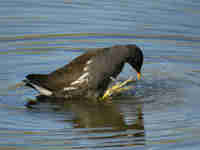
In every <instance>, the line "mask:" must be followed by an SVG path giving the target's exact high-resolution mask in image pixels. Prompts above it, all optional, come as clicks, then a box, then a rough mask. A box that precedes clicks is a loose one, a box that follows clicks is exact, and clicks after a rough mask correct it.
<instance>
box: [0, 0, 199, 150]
mask: <svg viewBox="0 0 200 150" xmlns="http://www.w3.org/2000/svg"><path fill="white" fill-rule="evenodd" d="M199 8H200V2H199V1H197V0H190V1H186V0H176V1H174V0H150V1H144V0H141V1H136V0H125V1H121V0H119V1H114V0H106V1H105V0H101V1H92V0H85V1H83V0H43V1H40V0H30V1H25V0H1V2H0V83H1V84H0V118H1V120H0V149H3V150H8V149H9V150H10V149H19V150H23V149H33V150H35V149H48V150H50V149H53V150H55V149H56V150H58V149H115V150H124V149H125V150H129V149H130V150H132V149H138V150H139V149H142V150H143V149H150V150H157V149H162V150H169V149H173V150H174V149H176V150H179V149H180V150H183V149H184V150H186V149H194V150H196V149H199V148H200V144H199V139H200V134H199V133H200V128H199V126H200V117H199V113H200V111H199V106H200V101H199V96H200V94H199V88H200V80H199V78H200V68H199V66H200V51H199V49H200V36H199V35H200V30H199V27H200V20H199V16H200V9H199ZM128 43H129V44H130V43H134V44H137V45H138V46H139V47H141V48H142V49H143V51H144V55H145V64H144V67H143V71H142V72H143V80H142V81H140V82H138V83H137V85H136V94H135V96H132V97H118V98H116V99H114V100H113V102H112V103H98V104H97V103H93V102H87V101H82V102H81V101H74V102H66V104H65V105H64V106H62V107H61V106H59V105H55V104H54V105H52V104H43V105H41V106H40V107H39V108H37V109H28V108H26V107H25V106H24V104H26V102H27V101H28V99H29V98H33V97H34V95H35V94H36V93H35V92H34V91H33V90H31V89H29V88H25V87H21V86H19V83H20V82H21V80H23V79H24V77H25V76H26V75H27V74H29V73H47V72H50V71H53V70H54V69H56V68H57V67H60V66H63V65H64V64H66V63H68V62H69V61H71V60H72V59H73V58H74V57H76V56H79V55H81V54H82V53H84V52H85V50H87V48H96V47H107V46H111V45H114V44H128ZM133 74H134V73H132V71H131V69H130V68H129V66H126V67H125V69H124V72H123V73H121V75H120V76H122V77H124V78H127V77H129V76H131V75H133Z"/></svg>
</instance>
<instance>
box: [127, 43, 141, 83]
mask: <svg viewBox="0 0 200 150" xmlns="http://www.w3.org/2000/svg"><path fill="white" fill-rule="evenodd" d="M127 48H128V50H129V55H128V57H127V58H126V62H127V63H129V64H130V65H131V66H132V67H133V68H134V69H135V70H136V72H137V79H138V80H140V77H141V68H142V65H143V59H144V57H143V53H142V50H141V49H140V48H139V47H137V46H136V45H127Z"/></svg>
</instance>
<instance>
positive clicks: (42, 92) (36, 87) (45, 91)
mask: <svg viewBox="0 0 200 150" xmlns="http://www.w3.org/2000/svg"><path fill="white" fill-rule="evenodd" d="M30 84H31V85H32V86H33V87H34V88H35V89H36V90H38V91H39V92H40V93H41V94H42V95H46V96H50V95H52V92H51V91H49V90H47V89H45V88H43V87H41V86H37V85H35V84H33V83H30Z"/></svg>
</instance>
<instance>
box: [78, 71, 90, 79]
mask: <svg viewBox="0 0 200 150" xmlns="http://www.w3.org/2000/svg"><path fill="white" fill-rule="evenodd" d="M87 76H89V72H86V73H84V74H83V75H82V76H80V77H79V78H78V80H83V79H84V78H85V77H87Z"/></svg>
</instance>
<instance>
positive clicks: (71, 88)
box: [64, 86, 77, 91]
mask: <svg viewBox="0 0 200 150" xmlns="http://www.w3.org/2000/svg"><path fill="white" fill-rule="evenodd" d="M75 89H77V88H75V87H72V86H71V87H66V88H64V91H70V90H75Z"/></svg>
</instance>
